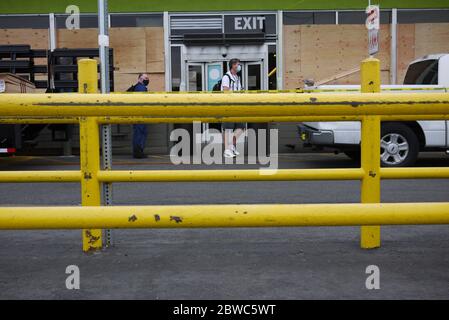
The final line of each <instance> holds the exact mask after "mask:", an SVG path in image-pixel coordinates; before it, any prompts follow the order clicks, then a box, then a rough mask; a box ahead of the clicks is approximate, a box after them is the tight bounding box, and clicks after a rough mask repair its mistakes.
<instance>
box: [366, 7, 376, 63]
mask: <svg viewBox="0 0 449 320" xmlns="http://www.w3.org/2000/svg"><path fill="white" fill-rule="evenodd" d="M366 14H367V17H366V22H365V25H366V28H367V29H368V53H369V55H374V54H376V53H377V52H379V29H380V9H379V6H378V5H369V6H368V7H367V8H366Z"/></svg>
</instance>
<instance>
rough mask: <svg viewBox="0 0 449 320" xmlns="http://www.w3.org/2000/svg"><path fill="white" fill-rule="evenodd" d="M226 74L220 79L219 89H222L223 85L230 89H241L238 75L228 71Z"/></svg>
mask: <svg viewBox="0 0 449 320" xmlns="http://www.w3.org/2000/svg"><path fill="white" fill-rule="evenodd" d="M226 74H227V75H224V76H223V78H222V79H221V91H223V87H228V88H229V90H231V91H240V90H242V89H243V88H242V83H241V82H240V77H239V76H238V75H233V74H232V73H231V72H230V71H228V72H226ZM228 76H229V77H228ZM229 82H230V83H229Z"/></svg>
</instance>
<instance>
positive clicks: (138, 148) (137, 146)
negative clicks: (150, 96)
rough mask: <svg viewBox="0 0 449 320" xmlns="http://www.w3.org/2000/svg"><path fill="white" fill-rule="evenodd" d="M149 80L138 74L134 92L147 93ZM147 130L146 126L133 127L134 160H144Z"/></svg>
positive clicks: (145, 76) (146, 76)
mask: <svg viewBox="0 0 449 320" xmlns="http://www.w3.org/2000/svg"><path fill="white" fill-rule="evenodd" d="M149 83H150V80H149V78H148V75H147V74H145V73H142V74H139V77H138V82H137V84H136V85H135V86H134V90H132V91H134V92H147V91H148V84H149ZM147 135H148V129H147V125H146V124H144V123H143V124H134V125H133V157H134V158H136V159H143V158H146V157H147V155H146V154H145V152H144V150H145V143H146V141H147Z"/></svg>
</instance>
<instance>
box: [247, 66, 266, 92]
mask: <svg viewBox="0 0 449 320" xmlns="http://www.w3.org/2000/svg"><path fill="white" fill-rule="evenodd" d="M245 67H246V68H245V69H246V70H245V73H244V74H243V76H244V77H245V79H244V83H245V90H264V88H263V85H262V83H263V81H262V70H263V68H262V62H247V63H246V64H245Z"/></svg>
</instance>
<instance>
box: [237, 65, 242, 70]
mask: <svg viewBox="0 0 449 320" xmlns="http://www.w3.org/2000/svg"><path fill="white" fill-rule="evenodd" d="M240 71H242V65H241V64H239V65H238V66H237V72H240Z"/></svg>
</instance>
